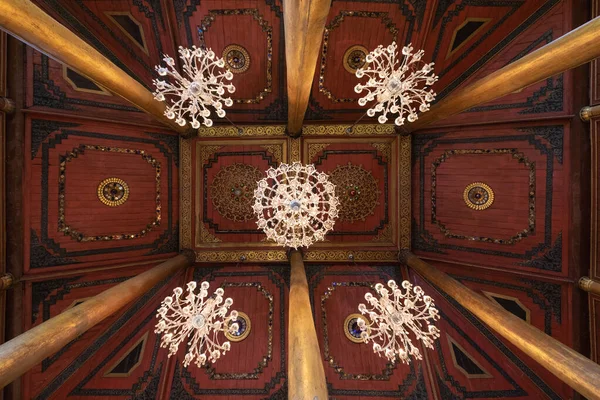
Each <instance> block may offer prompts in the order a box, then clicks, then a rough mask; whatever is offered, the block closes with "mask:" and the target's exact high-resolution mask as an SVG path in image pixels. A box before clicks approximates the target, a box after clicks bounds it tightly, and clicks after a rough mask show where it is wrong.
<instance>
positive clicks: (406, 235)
mask: <svg viewBox="0 0 600 400" xmlns="http://www.w3.org/2000/svg"><path fill="white" fill-rule="evenodd" d="M399 142H400V143H399V146H400V149H399V151H398V159H399V160H400V162H399V164H400V165H399V166H398V179H399V182H398V193H399V197H400V207H399V212H398V214H399V215H398V223H399V234H398V236H399V239H398V245H399V247H400V249H402V250H408V249H410V241H411V238H410V231H411V224H412V215H411V186H412V176H411V169H412V164H411V154H412V148H411V136H400V138H399Z"/></svg>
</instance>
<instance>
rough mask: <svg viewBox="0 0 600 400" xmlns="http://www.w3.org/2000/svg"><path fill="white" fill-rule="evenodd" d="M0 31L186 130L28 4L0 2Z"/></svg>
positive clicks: (113, 67) (125, 77)
mask: <svg viewBox="0 0 600 400" xmlns="http://www.w3.org/2000/svg"><path fill="white" fill-rule="evenodd" d="M0 29H1V30H4V31H6V32H8V33H9V34H11V35H13V36H15V37H16V38H18V39H19V40H21V41H23V42H25V43H27V44H28V45H30V46H31V47H33V48H35V49H37V50H39V51H41V52H42V53H44V54H46V55H48V57H50V58H53V59H55V60H56V61H58V62H60V63H63V64H65V65H68V66H69V67H70V68H72V69H74V70H76V71H77V72H79V73H81V74H82V75H85V76H87V77H88V78H89V79H91V80H92V81H94V82H96V83H97V84H98V85H100V86H102V87H104V88H106V89H108V90H110V91H111V92H113V93H114V94H116V95H118V96H121V97H122V98H124V99H125V100H127V101H129V102H131V103H132V104H133V105H134V106H136V107H137V108H139V109H140V110H142V111H145V112H147V113H149V114H150V115H152V116H154V117H155V118H156V119H157V120H159V121H160V122H162V123H163V124H165V125H167V126H169V127H171V129H173V130H175V131H177V132H185V131H187V129H188V128H186V127H181V126H179V125H177V124H175V123H174V122H173V121H171V120H170V119H168V118H167V117H166V116H165V115H164V111H165V104H164V103H162V102H159V101H156V100H154V96H153V95H152V93H151V92H150V91H149V90H148V89H146V88H145V87H144V86H143V85H142V84H141V83H139V82H138V81H136V80H135V79H133V78H132V77H131V76H129V75H128V74H126V73H125V72H124V71H123V70H121V69H120V68H119V67H117V66H116V65H114V64H113V63H112V62H111V61H110V60H109V59H107V58H106V57H104V56H103V55H102V54H100V53H99V52H98V51H97V50H96V49H94V48H93V47H92V46H90V45H89V44H87V43H86V42H85V41H83V40H82V39H80V38H79V37H78V36H77V35H75V34H74V33H73V32H71V31H70V30H69V29H68V28H66V27H65V26H63V25H61V24H59V23H58V22H57V21H56V20H54V19H53V18H52V17H50V16H49V15H48V14H46V13H45V12H44V11H43V10H42V9H41V8H39V7H38V6H36V5H35V4H33V3H32V2H31V1H29V0H0Z"/></svg>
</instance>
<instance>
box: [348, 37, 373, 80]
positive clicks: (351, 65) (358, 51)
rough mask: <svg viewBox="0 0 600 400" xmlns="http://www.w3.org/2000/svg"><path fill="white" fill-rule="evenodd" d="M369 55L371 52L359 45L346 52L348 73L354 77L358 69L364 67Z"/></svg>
mask: <svg viewBox="0 0 600 400" xmlns="http://www.w3.org/2000/svg"><path fill="white" fill-rule="evenodd" d="M367 54H369V50H367V48H366V47H364V46H361V45H358V44H357V45H354V46H352V47H350V48H349V49H348V50H346V52H345V53H344V68H345V69H346V71H348V72H350V73H351V74H352V75H354V74H355V73H356V70H357V69H359V68H362V67H364V65H365V63H366V57H367Z"/></svg>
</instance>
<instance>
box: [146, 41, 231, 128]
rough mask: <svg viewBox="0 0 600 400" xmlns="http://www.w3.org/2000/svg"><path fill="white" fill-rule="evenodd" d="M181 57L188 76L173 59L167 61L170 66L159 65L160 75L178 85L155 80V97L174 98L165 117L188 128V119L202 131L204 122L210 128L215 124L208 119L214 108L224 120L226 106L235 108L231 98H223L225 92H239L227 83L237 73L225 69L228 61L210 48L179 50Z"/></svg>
mask: <svg viewBox="0 0 600 400" xmlns="http://www.w3.org/2000/svg"><path fill="white" fill-rule="evenodd" d="M179 58H181V61H182V62H183V66H182V67H183V72H184V76H182V75H181V74H180V73H179V71H177V69H176V68H175V60H174V59H173V58H171V57H169V56H165V58H164V59H163V61H164V62H165V63H166V64H167V67H162V66H156V71H157V72H158V75H160V76H170V77H172V78H174V79H175V82H174V83H170V82H167V81H164V80H160V79H155V80H154V81H153V82H154V86H156V91H155V92H154V98H155V99H156V100H158V101H165V100H166V99H167V97H172V100H171V104H170V105H169V104H167V109H166V111H165V115H166V116H167V118H169V119H174V120H175V123H177V124H178V125H180V126H185V124H186V118H188V119H189V120H190V123H191V124H192V128H194V129H198V128H200V119H202V124H204V125H206V126H208V127H210V126H212V124H213V121H212V120H211V119H210V118H208V117H210V113H211V112H210V108H213V109H214V110H215V111H216V114H217V116H218V117H219V118H223V117H225V110H224V109H223V105H225V106H227V107H231V106H232V105H233V100H231V98H229V97H223V96H224V94H225V90H227V91H228V92H229V93H233V92H235V86H233V85H232V84H226V83H225V81H226V80H227V81H230V80H232V79H233V73H232V72H231V71H229V70H226V69H224V67H225V61H224V60H223V59H222V58H218V57H217V56H216V55H215V52H214V51H212V50H210V49H208V50H207V49H205V48H198V47H196V46H192V49H191V50H190V49H186V48H183V47H179ZM209 107H210V108H209Z"/></svg>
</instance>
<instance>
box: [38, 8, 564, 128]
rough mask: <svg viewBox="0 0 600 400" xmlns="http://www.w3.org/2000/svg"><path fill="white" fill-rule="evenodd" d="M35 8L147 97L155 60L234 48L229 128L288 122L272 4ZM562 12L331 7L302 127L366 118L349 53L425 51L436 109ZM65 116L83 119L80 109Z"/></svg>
mask: <svg viewBox="0 0 600 400" xmlns="http://www.w3.org/2000/svg"><path fill="white" fill-rule="evenodd" d="M36 3H37V4H39V5H40V6H41V7H42V8H44V9H45V10H46V11H47V12H48V13H50V14H51V15H52V16H53V17H54V18H56V19H57V20H58V21H60V22H61V23H63V24H64V25H66V26H67V27H69V28H70V29H72V30H73V31H74V32H75V33H76V34H77V35H79V36H80V37H82V38H83V39H85V40H87V41H88V42H89V43H90V44H91V45H92V46H94V47H95V48H96V49H98V50H99V51H100V52H101V53H102V54H104V55H105V56H106V57H108V58H109V59H110V60H112V61H113V62H114V63H115V64H116V65H118V66H119V67H120V68H122V69H123V70H125V71H126V72H127V73H129V74H130V75H131V76H133V77H134V78H135V79H137V80H139V81H140V82H142V83H143V84H145V85H146V86H147V87H148V88H152V79H153V78H154V77H155V76H156V73H155V71H154V66H155V65H157V64H159V63H160V62H161V59H162V54H168V55H172V56H175V55H176V49H177V47H178V46H185V47H189V46H191V45H196V46H199V45H202V44H204V45H206V46H207V47H210V48H212V49H213V50H215V52H216V53H217V54H218V55H222V54H223V51H224V50H225V49H226V48H227V47H228V46H231V45H236V46H241V47H242V48H243V49H244V50H245V54H246V55H245V56H243V57H242V58H244V60H242V61H239V60H238V62H240V63H242V64H244V66H243V68H242V69H245V71H244V72H242V73H239V74H235V76H234V79H233V83H234V84H235V85H236V88H237V90H236V93H235V94H234V95H233V96H232V97H233V98H234V99H235V104H234V106H233V107H232V108H231V109H230V110H229V111H228V114H229V116H230V118H231V119H232V120H233V121H236V122H244V123H245V122H254V123H263V124H264V123H275V122H279V123H281V122H284V121H285V120H286V117H287V101H286V93H285V88H286V83H285V79H286V77H285V70H286V65H285V57H284V54H285V51H284V37H283V35H284V33H283V32H284V30H283V20H282V5H281V2H280V1H279V0H269V1H264V2H263V1H257V0H255V1H251V0H235V1H222V0H206V1H199V0H177V1H167V0H152V1H149V0H146V1H136V2H133V3H132V2H131V1H129V0H111V1H99V0H78V1H70V0H36ZM562 7H563V2H561V1H559V0H528V1H524V0H516V1H515V0H502V1H495V2H489V1H485V0H470V1H466V0H465V1H447V0H436V1H424V0H402V1H399V2H391V1H369V2H367V1H334V2H333V3H332V7H331V9H330V14H329V17H328V19H327V23H326V30H325V34H324V41H323V44H322V46H321V56H320V57H319V60H318V61H317V66H316V71H317V72H316V73H315V77H314V83H313V89H312V95H311V99H310V103H309V108H308V110H307V113H306V119H307V120H308V121H323V122H333V121H339V122H354V121H355V120H356V119H357V118H358V117H359V116H360V115H362V113H363V112H364V110H363V109H362V108H361V107H359V106H358V104H357V102H356V100H357V99H358V95H357V94H356V93H354V91H353V88H354V85H355V84H356V82H357V78H356V77H355V76H354V75H353V74H352V73H351V72H349V71H348V70H347V69H346V68H345V67H344V63H345V62H346V63H347V61H348V57H349V56H348V55H346V53H347V51H348V50H349V49H350V48H352V47H354V46H362V47H363V48H365V49H367V50H369V51H370V50H372V49H374V48H375V47H376V46H377V45H379V44H382V45H388V44H389V43H391V42H392V41H394V40H395V41H397V42H398V43H399V44H408V43H412V45H413V46H414V48H415V49H421V48H422V49H424V50H425V60H427V61H429V60H431V61H434V62H435V64H436V67H435V70H436V72H437V74H438V75H439V76H440V80H439V81H438V82H437V83H436V84H435V85H434V89H435V90H436V92H437V93H438V94H439V95H438V99H440V98H443V97H445V96H447V95H448V94H449V93H450V92H451V91H452V90H454V89H456V88H457V87H459V86H461V85H463V84H464V83H466V82H468V81H469V80H470V79H473V77H475V76H478V77H481V76H484V75H485V74H487V73H489V72H490V68H491V70H494V69H497V68H499V67H501V66H503V64H502V63H504V64H506V63H508V62H510V61H511V59H513V60H514V59H516V58H519V57H521V56H522V55H524V54H526V53H527V52H530V51H531V50H533V49H535V48H537V47H539V45H543V44H545V43H547V42H548V41H550V40H552V39H553V38H556V37H558V36H560V34H562V33H563V32H564V31H566V30H568V29H569V24H567V25H565V24H562V23H561V21H562V20H561V19H560V18H555V22H557V25H556V26H551V25H548V24H547V23H545V24H540V23H539V21H540V20H541V19H542V18H545V17H547V16H548V15H549V14H556V10H557V9H560V8H562ZM559 14H560V12H559ZM534 26H537V27H538V29H545V30H544V32H541V33H540V37H539V38H537V39H539V41H537V42H535V41H534V42H528V43H527V44H528V45H530V46H531V48H529V49H521V50H523V53H522V54H515V55H513V57H511V58H506V57H502V56H501V54H502V53H503V51H504V50H505V49H506V48H507V46H509V45H510V46H514V44H515V43H518V42H519V38H520V37H522V36H523V34H524V33H526V32H528V31H529V30H531V29H533V27H534ZM550 31H551V32H550ZM527 36H528V37H529V35H527ZM228 49H229V48H228ZM232 54H233V53H232ZM235 54H238V55H239V54H242V55H243V54H244V53H235ZM515 57H516V58H515ZM296 67H297V68H302V66H296ZM482 74H483V75H482ZM61 80H62V79H61V78H60V77H58V78H57V79H56V81H55V83H56V84H57V85H58V86H59V87H61V86H62V85H60V82H61ZM61 89H62V91H63V92H68V91H69V89H68V88H62V87H61ZM533 90H535V89H533ZM70 95H71V96H73V97H85V96H83V95H81V94H70ZM530 95H531V93H530V92H524V93H522V94H521V95H516V96H515V97H516V98H515V99H514V100H515V101H517V102H526V101H527V98H528V96H530ZM71 96H67V97H71ZM104 100H105V101H104V102H109V103H112V102H114V101H116V102H120V100H113V99H111V100H107V99H106V98H105V99H104ZM72 106H73V107H74V108H75V109H76V110H77V111H78V112H85V111H84V110H85V106H84V105H83V104H82V105H80V106H79V107H78V106H76V105H72ZM121 109H122V110H124V107H121ZM90 112H92V111H90ZM124 118H129V117H124ZM363 122H365V121H363Z"/></svg>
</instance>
